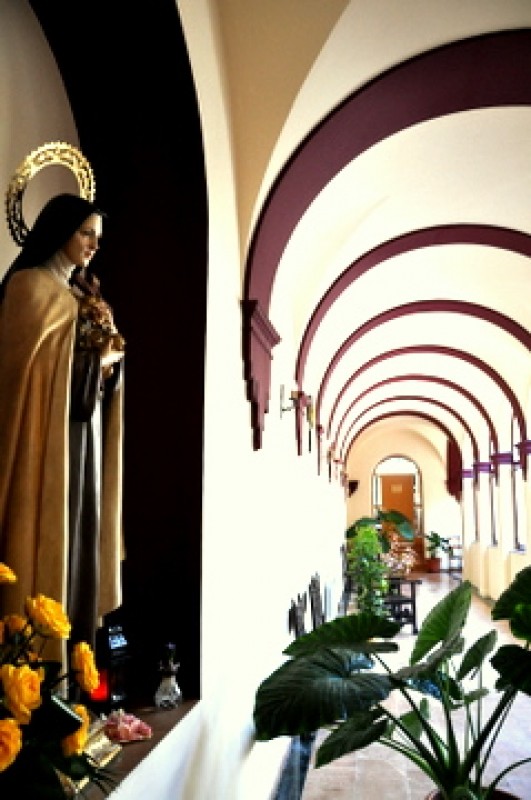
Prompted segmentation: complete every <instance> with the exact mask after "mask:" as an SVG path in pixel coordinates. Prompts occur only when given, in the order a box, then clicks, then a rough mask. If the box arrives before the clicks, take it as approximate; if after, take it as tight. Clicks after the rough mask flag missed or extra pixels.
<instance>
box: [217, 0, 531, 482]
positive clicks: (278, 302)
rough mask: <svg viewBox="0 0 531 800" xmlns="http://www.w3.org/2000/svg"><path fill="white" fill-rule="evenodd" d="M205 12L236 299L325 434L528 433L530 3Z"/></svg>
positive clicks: (464, 436)
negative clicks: (227, 152)
mask: <svg viewBox="0 0 531 800" xmlns="http://www.w3.org/2000/svg"><path fill="white" fill-rule="evenodd" d="M214 5H215V6H216V14H217V16H218V19H219V26H220V31H221V41H222V52H223V54H224V57H225V71H226V86H227V96H228V97H229V98H230V107H231V122H232V125H233V141H234V153H235V165H236V183H237V190H238V207H239V216H240V224H241V245H242V251H243V252H244V253H246V256H245V257H244V258H243V259H242V269H243V276H242V280H243V291H242V294H243V297H244V301H246V302H248V303H257V304H258V306H259V307H260V309H261V311H262V312H263V314H264V316H265V317H266V318H267V320H268V321H269V323H270V324H271V326H272V328H273V329H274V331H275V332H276V333H277V334H278V336H279V337H280V339H282V338H284V337H286V338H289V340H290V341H294V342H295V347H296V350H297V353H296V357H295V358H294V361H293V383H294V385H296V386H297V387H298V388H299V389H300V390H302V391H304V392H305V393H307V394H310V395H312V397H313V398H316V413H317V423H318V424H320V425H321V426H322V428H323V432H324V435H325V436H326V438H327V440H328V441H329V442H332V443H334V444H335V446H336V448H337V451H338V452H339V453H340V454H341V456H342V458H345V457H346V456H347V454H348V452H349V448H350V447H351V446H352V443H353V442H354V441H356V437H357V435H358V434H360V432H361V431H367V430H369V429H371V430H372V431H373V432H374V430H375V429H376V428H377V426H384V425H385V430H386V432H387V435H388V430H389V426H390V425H391V426H392V427H393V429H395V430H396V429H397V428H399V427H400V426H406V427H407V428H408V429H414V430H417V431H418V433H419V435H421V436H426V430H427V428H428V429H429V428H432V429H433V431H435V430H439V431H440V430H442V431H443V432H444V433H445V435H449V436H453V437H454V438H455V440H456V442H457V443H458V444H459V447H460V449H461V453H462V455H463V459H464V465H465V466H470V464H469V463H467V462H470V461H473V460H478V459H479V460H487V459H488V457H489V453H490V452H492V451H495V450H498V451H506V450H508V449H510V446H511V425H512V422H511V420H512V417H513V416H514V417H515V418H516V419H517V421H518V425H519V436H520V437H521V438H522V439H526V438H527V437H528V432H527V430H526V424H525V417H526V415H527V412H528V408H529V389H530V368H529V367H530V363H531V361H530V349H531V306H530V303H529V300H528V295H529V291H528V290H529V286H530V284H531V281H530V278H531V259H530V257H531V3H529V2H528V0H519V1H518V2H516V1H515V0H508V1H507V2H504V3H500V2H497V1H496V0H492V1H491V2H489V1H488V0H487V1H486V0H465V1H464V2H463V0H451V1H450V2H447V3H444V4H443V3H440V2H438V0H405V1H404V2H400V3H396V2H393V0H357V1H356V0H352V1H351V2H345V1H344V0H342V1H341V2H340V0H308V1H307V2H305V1H304V0H300V1H298V2H285V1H284V0H282V1H281V0H278V2H271V3H261V2H249V0H230V2H227V3H225V2H224V3H219V4H214ZM287 320H289V322H286V321H287ZM287 325H289V326H290V329H289V330H287V329H286V326H287ZM274 347H275V344H274V341H271V351H272V355H273V358H274V352H275V351H274ZM250 371H251V373H252V371H253V367H252V365H251V366H250ZM255 377H256V376H255ZM262 411H263V409H262ZM500 421H501V422H500ZM264 427H265V433H264V436H267V419H265V423H264ZM361 435H363V433H362V434H361ZM434 435H438V433H434Z"/></svg>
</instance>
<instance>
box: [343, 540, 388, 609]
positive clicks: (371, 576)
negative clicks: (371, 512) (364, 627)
mask: <svg viewBox="0 0 531 800" xmlns="http://www.w3.org/2000/svg"><path fill="white" fill-rule="evenodd" d="M382 552H383V549H382V543H381V540H380V537H379V536H378V533H377V531H376V529H375V528H374V527H373V526H372V525H360V526H359V527H358V529H357V532H356V535H355V536H353V537H352V538H350V539H347V569H348V573H349V575H350V576H351V578H352V581H353V585H354V590H355V597H356V607H357V610H358V611H364V612H368V613H373V614H378V615H380V616H387V611H386V609H385V606H384V597H385V596H386V594H387V593H388V591H389V580H388V575H389V569H388V567H387V565H386V564H385V562H384V561H382V559H381V556H382Z"/></svg>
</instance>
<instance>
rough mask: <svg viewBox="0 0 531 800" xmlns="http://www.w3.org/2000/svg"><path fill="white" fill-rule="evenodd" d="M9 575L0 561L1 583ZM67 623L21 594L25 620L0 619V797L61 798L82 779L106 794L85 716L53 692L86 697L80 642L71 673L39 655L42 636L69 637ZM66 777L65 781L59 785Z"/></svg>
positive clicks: (88, 674) (89, 663)
mask: <svg viewBox="0 0 531 800" xmlns="http://www.w3.org/2000/svg"><path fill="white" fill-rule="evenodd" d="M15 581H16V575H15V574H14V572H13V571H12V570H11V569H10V568H9V567H8V566H6V565H5V564H2V563H0V583H14V582H15ZM69 635H70V621H69V619H68V617H67V615H66V613H65V611H64V610H63V608H62V606H61V605H60V603H58V602H56V601H55V600H52V599H51V598H49V597H45V596H44V595H42V594H39V595H37V596H36V597H28V598H27V600H26V604H25V616H19V615H18V614H9V615H7V616H5V617H4V618H3V619H0V797H2V798H4V797H5V798H10V797H20V798H28V800H29V798H31V800H56V799H57V800H64V798H65V797H68V796H69V794H68V791H67V786H68V785H69V782H73V783H74V784H77V783H80V782H82V781H86V780H89V781H91V782H93V783H95V784H96V785H98V786H99V787H100V789H101V791H102V793H104V794H106V793H107V791H108V790H109V789H110V788H111V787H112V785H113V781H112V780H111V779H110V775H109V773H108V771H107V770H104V769H103V768H101V767H100V766H99V765H98V763H97V762H96V761H95V760H94V759H92V758H91V756H90V755H89V754H88V753H87V752H86V751H85V746H86V744H87V740H88V736H89V726H90V713H89V711H88V710H87V708H86V707H85V706H84V705H82V704H80V703H71V702H68V701H67V700H66V699H64V698H63V697H61V696H60V695H59V693H58V692H59V687H60V686H61V685H64V683H65V682H67V683H68V684H69V685H70V684H74V685H77V686H78V687H80V689H81V690H82V691H83V692H86V693H88V694H90V692H92V691H94V689H95V688H96V687H97V686H98V682H99V673H98V670H97V668H96V665H95V661H94V655H93V653H92V650H91V648H90V646H89V645H88V644H87V643H86V642H80V643H77V644H75V645H74V647H73V648H72V651H71V657H70V670H69V671H68V672H67V673H65V674H61V671H62V668H61V663H60V662H58V661H47V660H45V659H44V658H43V655H42V653H43V649H44V647H45V645H46V641H47V640H48V639H68V638H69ZM65 777H66V781H65Z"/></svg>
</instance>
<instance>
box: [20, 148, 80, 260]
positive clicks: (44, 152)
mask: <svg viewBox="0 0 531 800" xmlns="http://www.w3.org/2000/svg"><path fill="white" fill-rule="evenodd" d="M54 164H55V165H59V166H63V167H67V169H69V170H70V171H71V172H73V173H74V176H75V178H76V180H77V183H78V186H79V194H80V196H81V197H83V198H84V199H85V200H88V201H89V202H91V203H92V202H94V196H95V192H96V182H95V179H94V172H93V171H92V167H91V166H90V164H89V162H88V161H87V159H86V158H85V156H84V155H83V153H81V152H80V151H79V150H78V149H77V148H76V147H74V146H73V145H71V144H67V142H47V143H46V144H43V145H41V146H40V147H38V148H37V149H36V150H32V152H31V153H30V154H29V155H27V156H26V158H25V159H24V160H23V161H22V163H21V164H20V165H19V166H18V167H17V169H16V170H15V173H14V175H13V177H12V178H11V180H10V182H9V185H8V187H7V192H6V216H7V224H8V227H9V231H10V233H11V236H12V237H13V239H14V240H15V242H16V243H17V244H18V245H20V246H22V245H23V244H24V240H25V239H26V236H27V235H28V226H27V225H26V223H25V221H24V216H23V214H22V199H23V197H24V192H25V190H26V186H27V185H28V183H29V182H30V180H31V179H32V178H33V177H34V176H35V175H36V174H37V173H38V172H40V171H41V169H44V167H49V166H52V165H54Z"/></svg>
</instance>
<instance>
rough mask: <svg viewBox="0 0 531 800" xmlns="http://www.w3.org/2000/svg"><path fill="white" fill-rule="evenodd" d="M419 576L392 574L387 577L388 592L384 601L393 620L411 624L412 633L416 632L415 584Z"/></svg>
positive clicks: (419, 581)
mask: <svg viewBox="0 0 531 800" xmlns="http://www.w3.org/2000/svg"><path fill="white" fill-rule="evenodd" d="M421 583H422V580H421V579H420V578H412V577H411V576H410V575H407V576H404V577H398V576H393V577H391V578H389V594H387V595H386V597H385V598H384V603H385V605H386V607H387V608H388V609H389V612H390V614H391V616H392V618H393V619H394V620H395V622H398V623H399V624H400V625H411V629H412V632H413V633H418V623H417V586H419V585H420V584H421Z"/></svg>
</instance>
